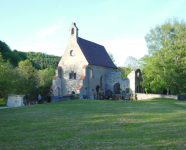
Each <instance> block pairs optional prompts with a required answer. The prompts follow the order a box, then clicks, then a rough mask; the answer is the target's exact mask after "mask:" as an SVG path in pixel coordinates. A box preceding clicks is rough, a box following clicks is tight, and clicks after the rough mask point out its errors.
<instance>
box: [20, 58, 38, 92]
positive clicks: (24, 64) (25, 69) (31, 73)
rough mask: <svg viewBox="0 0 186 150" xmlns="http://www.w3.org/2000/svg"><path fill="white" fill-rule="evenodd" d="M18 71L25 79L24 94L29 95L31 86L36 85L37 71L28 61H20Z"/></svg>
mask: <svg viewBox="0 0 186 150" xmlns="http://www.w3.org/2000/svg"><path fill="white" fill-rule="evenodd" d="M17 69H18V71H19V73H20V74H21V75H22V77H24V78H25V90H24V92H25V93H29V92H30V90H31V87H32V86H36V85H37V84H38V79H37V70H36V69H35V68H34V67H33V65H32V63H31V61H29V60H28V59H27V60H25V61H20V62H19V64H18V68H17Z"/></svg>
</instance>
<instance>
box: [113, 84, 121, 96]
mask: <svg viewBox="0 0 186 150" xmlns="http://www.w3.org/2000/svg"><path fill="white" fill-rule="evenodd" d="M114 93H115V94H120V84H119V83H116V84H115V85H114Z"/></svg>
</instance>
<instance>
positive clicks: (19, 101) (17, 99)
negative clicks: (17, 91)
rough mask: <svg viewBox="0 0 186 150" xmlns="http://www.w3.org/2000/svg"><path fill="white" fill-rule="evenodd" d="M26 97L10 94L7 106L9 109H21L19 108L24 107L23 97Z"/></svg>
mask: <svg viewBox="0 0 186 150" xmlns="http://www.w3.org/2000/svg"><path fill="white" fill-rule="evenodd" d="M24 96H25V95H14V94H9V95H8V101H7V106H8V107H19V106H24V103H23V97H24Z"/></svg>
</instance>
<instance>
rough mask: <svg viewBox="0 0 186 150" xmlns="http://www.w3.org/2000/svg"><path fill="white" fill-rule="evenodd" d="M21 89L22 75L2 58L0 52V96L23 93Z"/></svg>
mask: <svg viewBox="0 0 186 150" xmlns="http://www.w3.org/2000/svg"><path fill="white" fill-rule="evenodd" d="M23 90H24V84H23V78H22V76H21V75H20V74H19V72H18V71H17V70H16V69H15V68H14V67H13V66H12V65H11V64H10V63H9V62H6V61H5V60H4V59H3V57H2V55H1V53H0V97H4V98H7V97H8V94H23Z"/></svg>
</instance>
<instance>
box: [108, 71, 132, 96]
mask: <svg viewBox="0 0 186 150" xmlns="http://www.w3.org/2000/svg"><path fill="white" fill-rule="evenodd" d="M116 83H119V84H120V87H121V90H122V91H125V93H126V88H130V80H129V79H128V78H122V73H121V72H111V73H107V74H105V92H106V91H107V90H110V91H112V92H113V93H114V85H115V84H116Z"/></svg>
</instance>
